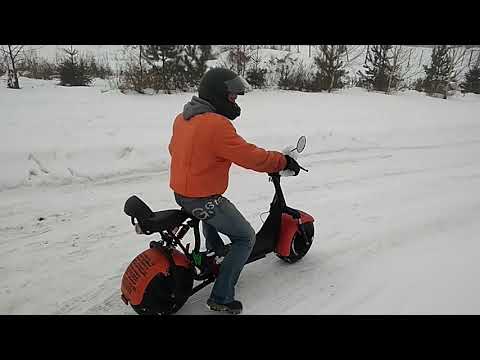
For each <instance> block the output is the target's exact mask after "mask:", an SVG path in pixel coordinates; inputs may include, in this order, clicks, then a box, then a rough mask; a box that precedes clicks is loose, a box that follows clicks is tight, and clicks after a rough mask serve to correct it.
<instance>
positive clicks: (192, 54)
mask: <svg viewBox="0 0 480 360" xmlns="http://www.w3.org/2000/svg"><path fill="white" fill-rule="evenodd" d="M211 58H212V46H211V45H185V46H184V49H183V54H182V55H181V62H180V65H181V66H182V65H183V68H182V70H183V71H182V72H183V77H184V80H185V82H186V85H187V86H188V87H196V86H198V84H199V83H200V79H201V78H202V76H203V74H205V71H207V61H208V60H210V59H211Z"/></svg>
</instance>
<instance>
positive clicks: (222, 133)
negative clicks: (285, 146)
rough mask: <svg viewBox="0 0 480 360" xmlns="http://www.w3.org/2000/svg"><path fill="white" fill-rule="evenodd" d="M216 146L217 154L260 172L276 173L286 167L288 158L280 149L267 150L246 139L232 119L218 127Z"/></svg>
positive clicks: (215, 138) (215, 137)
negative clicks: (234, 125) (238, 131)
mask: <svg viewBox="0 0 480 360" xmlns="http://www.w3.org/2000/svg"><path fill="white" fill-rule="evenodd" d="M214 147H215V150H216V154H217V156H219V157H221V158H224V159H227V160H230V161H231V162H233V163H235V164H237V165H239V166H241V167H244V168H246V169H252V170H255V171H258V172H267V173H274V172H278V171H281V170H283V169H284V168H285V166H286V164H287V160H286V159H285V156H284V155H283V154H282V153H281V152H279V151H267V150H265V149H262V148H260V147H258V146H255V145H254V144H250V143H248V142H246V141H245V139H243V138H242V137H241V136H240V135H238V134H237V131H236V130H235V128H234V127H233V125H232V124H231V122H230V121H224V122H221V123H220V124H219V126H218V127H217V128H216V131H215V136H214Z"/></svg>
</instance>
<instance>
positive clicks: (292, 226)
mask: <svg viewBox="0 0 480 360" xmlns="http://www.w3.org/2000/svg"><path fill="white" fill-rule="evenodd" d="M300 214H301V217H300V219H301V221H302V223H303V224H306V223H311V222H313V221H314V219H313V217H312V216H311V215H309V214H307V213H305V212H303V211H300ZM297 231H299V229H298V220H296V219H294V218H293V217H292V216H291V215H289V214H285V213H283V214H282V224H281V226H280V235H279V239H278V243H277V246H276V247H275V253H277V254H278V255H280V256H288V255H289V254H290V248H291V246H292V241H293V237H294V235H295V233H296V232H297Z"/></svg>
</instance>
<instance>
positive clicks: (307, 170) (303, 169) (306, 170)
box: [298, 165, 308, 172]
mask: <svg viewBox="0 0 480 360" xmlns="http://www.w3.org/2000/svg"><path fill="white" fill-rule="evenodd" d="M298 166H299V167H300V169H302V170H303V171H306V172H308V170H307V169H305V168H304V167H301V166H300V165H298Z"/></svg>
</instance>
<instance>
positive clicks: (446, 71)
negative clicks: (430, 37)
mask: <svg viewBox="0 0 480 360" xmlns="http://www.w3.org/2000/svg"><path fill="white" fill-rule="evenodd" d="M448 51H449V49H448V46H447V45H440V46H435V47H434V48H433V52H432V60H431V63H430V65H429V66H427V65H424V66H423V68H424V70H425V73H426V75H427V76H426V78H425V81H424V87H425V91H426V92H427V93H428V94H430V95H431V94H434V93H439V92H443V93H444V99H446V98H447V89H448V83H449V81H450V77H451V75H452V72H453V67H452V61H451V59H450V56H449V54H448Z"/></svg>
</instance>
